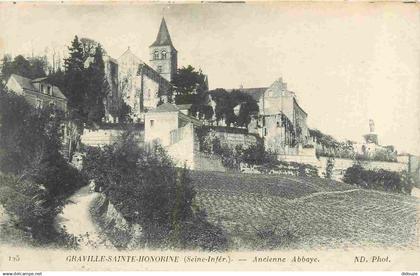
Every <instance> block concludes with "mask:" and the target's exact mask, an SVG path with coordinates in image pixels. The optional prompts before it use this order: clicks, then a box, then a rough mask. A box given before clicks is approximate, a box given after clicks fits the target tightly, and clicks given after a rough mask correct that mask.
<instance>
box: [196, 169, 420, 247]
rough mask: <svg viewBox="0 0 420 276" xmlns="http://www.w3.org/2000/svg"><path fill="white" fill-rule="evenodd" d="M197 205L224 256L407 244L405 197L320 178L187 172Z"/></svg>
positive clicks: (409, 201)
mask: <svg viewBox="0 0 420 276" xmlns="http://www.w3.org/2000/svg"><path fill="white" fill-rule="evenodd" d="M191 176H192V179H193V185H194V186H195V188H196V190H197V204H198V206H199V207H200V208H203V209H205V210H206V211H207V213H208V217H209V220H210V221H211V222H212V223H214V224H216V225H220V226H221V227H222V228H223V229H224V230H225V231H226V234H227V236H228V237H229V241H230V248H231V249H252V248H255V249H268V248H273V249H276V248H293V249H294V248H317V247H329V248H337V247H344V246H397V247H406V246H410V245H412V244H413V242H414V241H415V230H416V204H418V200H417V199H416V198H414V197H410V196H402V195H397V194H389V193H383V192H377V191H372V190H359V189H356V188H355V187H354V186H351V185H347V184H344V183H341V182H335V181H330V180H325V179H320V178H303V177H292V176H279V175H246V174H226V173H217V172H197V171H194V172H191Z"/></svg>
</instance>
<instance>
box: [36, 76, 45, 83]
mask: <svg viewBox="0 0 420 276" xmlns="http://www.w3.org/2000/svg"><path fill="white" fill-rule="evenodd" d="M46 79H47V77H43V78H36V79H33V80H32V83H34V82H40V81H43V80H46Z"/></svg>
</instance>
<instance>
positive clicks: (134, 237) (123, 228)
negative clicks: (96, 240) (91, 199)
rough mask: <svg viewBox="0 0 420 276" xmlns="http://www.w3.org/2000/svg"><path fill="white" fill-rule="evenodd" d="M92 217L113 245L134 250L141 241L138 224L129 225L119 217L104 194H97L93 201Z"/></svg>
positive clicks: (140, 230) (140, 231)
mask: <svg viewBox="0 0 420 276" xmlns="http://www.w3.org/2000/svg"><path fill="white" fill-rule="evenodd" d="M93 208H94V216H95V217H96V218H95V220H96V221H97V222H98V224H99V228H100V230H101V232H103V233H104V234H105V235H106V236H107V238H108V239H109V240H111V242H112V243H113V244H114V245H115V244H119V245H124V246H126V247H127V248H134V247H136V245H138V244H139V242H138V241H139V240H141V239H142V229H141V226H140V225H139V224H131V223H128V222H127V221H126V219H125V218H124V217H123V216H122V215H121V213H120V212H119V211H117V209H115V207H114V205H113V204H112V203H111V202H110V201H109V199H107V198H106V196H105V195H104V194H99V195H98V198H97V199H96V200H95V205H94V206H93Z"/></svg>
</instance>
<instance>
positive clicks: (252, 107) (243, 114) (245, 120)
mask: <svg viewBox="0 0 420 276" xmlns="http://www.w3.org/2000/svg"><path fill="white" fill-rule="evenodd" d="M230 97H231V98H232V100H231V102H232V105H233V106H234V107H235V106H237V105H240V109H239V114H238V115H235V117H236V118H235V124H236V125H237V126H242V127H246V126H248V124H249V123H250V122H251V115H252V114H255V113H257V112H258V110H259V109H258V104H257V102H256V101H255V100H254V99H253V98H252V97H251V95H249V94H246V93H244V92H241V91H240V90H234V91H232V92H231V93H230Z"/></svg>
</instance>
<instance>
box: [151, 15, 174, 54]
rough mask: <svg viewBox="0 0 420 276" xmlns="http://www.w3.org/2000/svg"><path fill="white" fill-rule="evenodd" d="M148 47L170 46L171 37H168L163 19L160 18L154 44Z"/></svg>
mask: <svg viewBox="0 0 420 276" xmlns="http://www.w3.org/2000/svg"><path fill="white" fill-rule="evenodd" d="M150 46H172V47H173V45H172V40H171V36H170V35H169V31H168V26H166V21H165V17H163V16H162V21H161V23H160V28H159V32H158V35H157V37H156V40H155V42H153V44H152V45H150Z"/></svg>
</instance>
